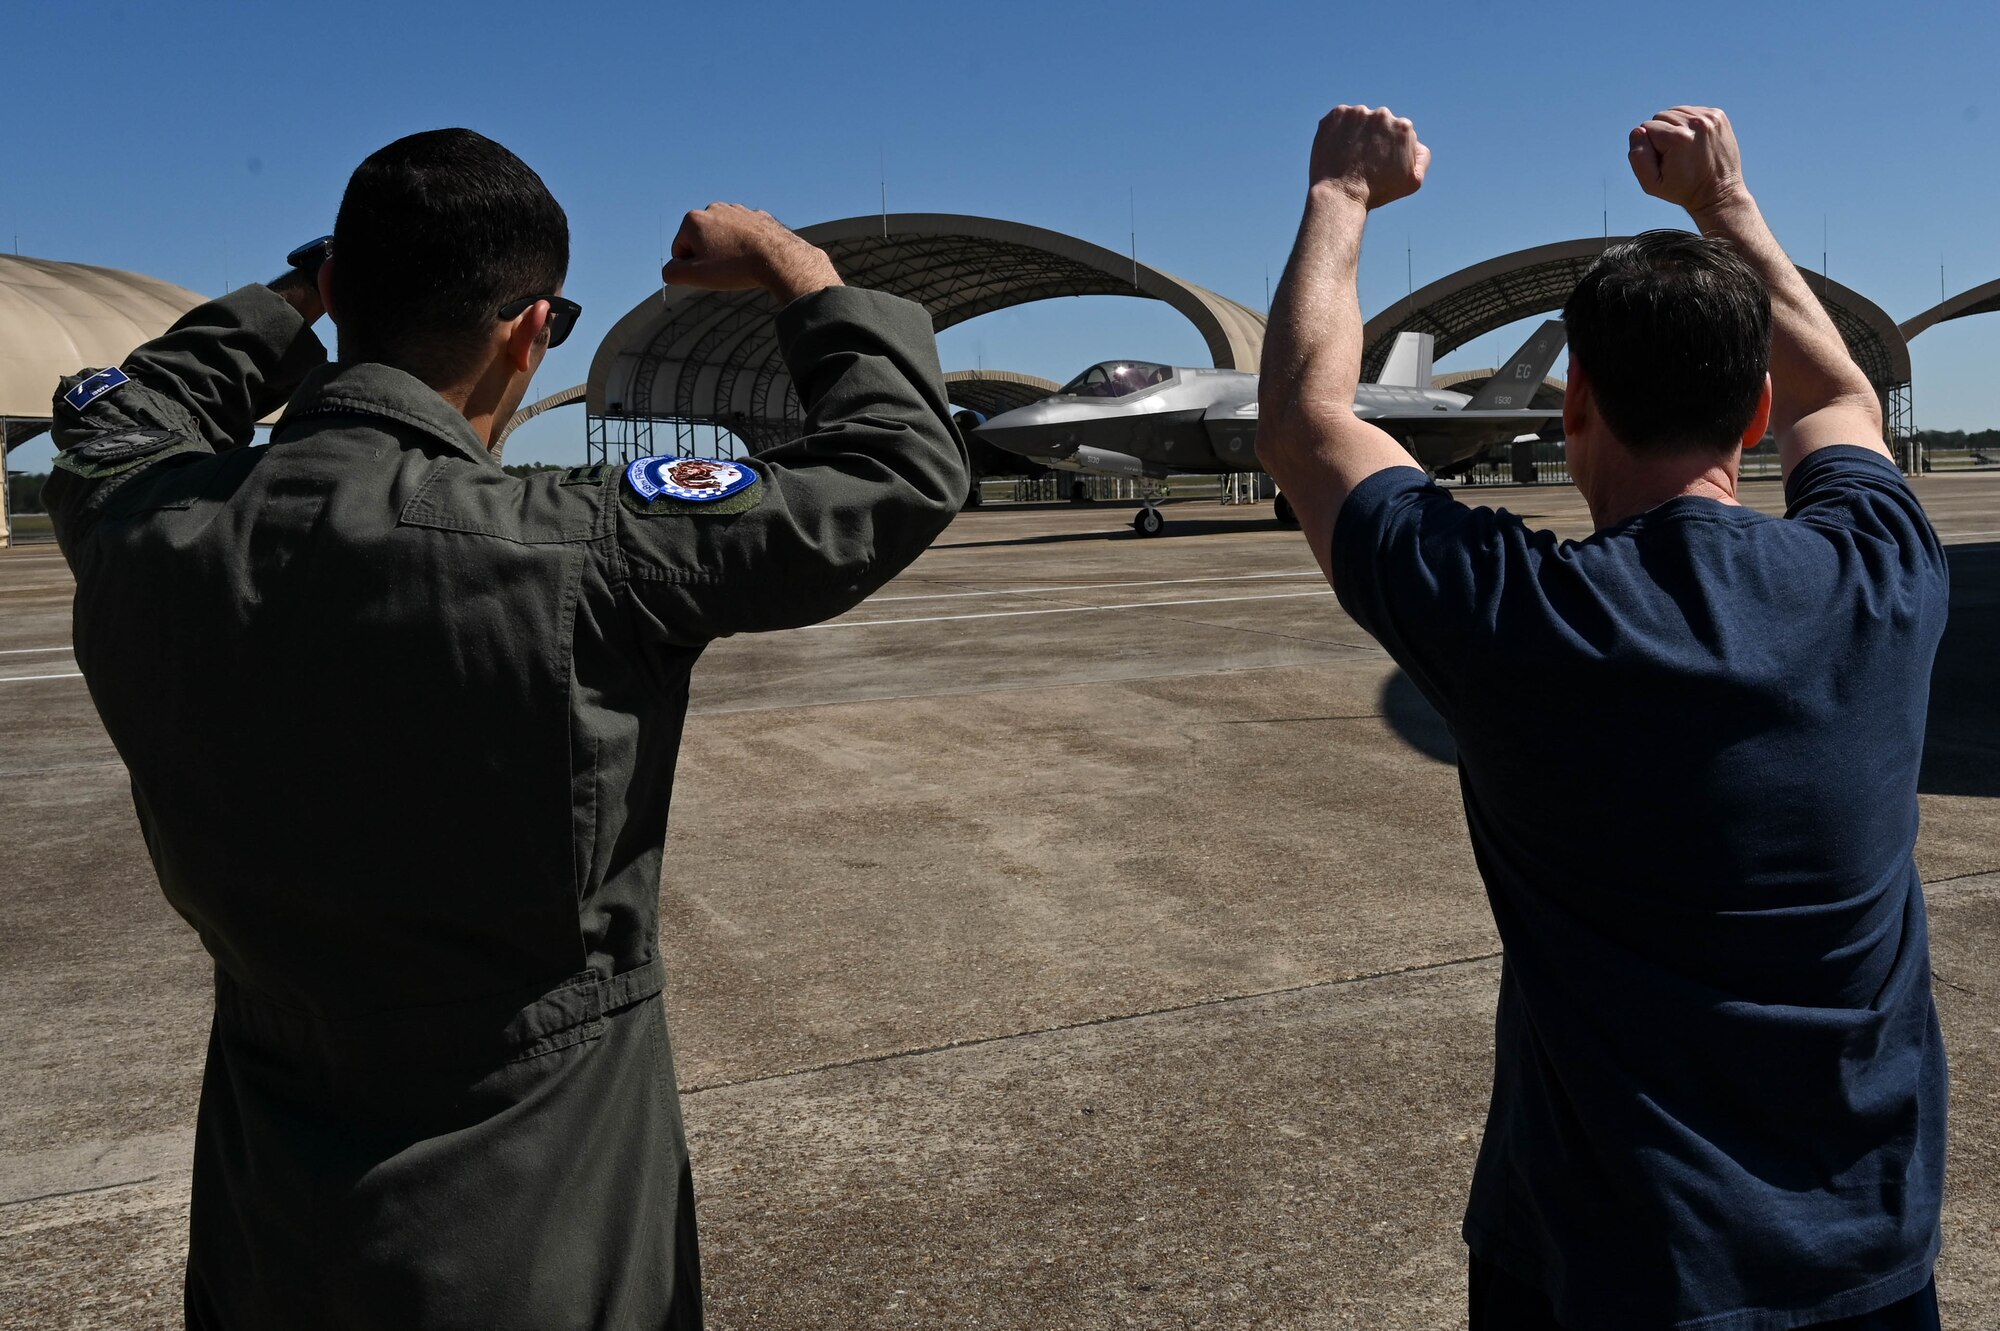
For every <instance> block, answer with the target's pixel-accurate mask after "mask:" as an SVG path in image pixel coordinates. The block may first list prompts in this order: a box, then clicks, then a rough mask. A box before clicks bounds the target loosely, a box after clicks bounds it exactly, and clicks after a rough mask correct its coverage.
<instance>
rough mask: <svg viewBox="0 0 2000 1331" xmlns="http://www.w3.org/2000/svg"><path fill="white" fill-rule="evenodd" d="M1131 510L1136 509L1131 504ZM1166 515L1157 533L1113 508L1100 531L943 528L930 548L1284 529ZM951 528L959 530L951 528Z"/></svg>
mask: <svg viewBox="0 0 2000 1331" xmlns="http://www.w3.org/2000/svg"><path fill="white" fill-rule="evenodd" d="M1130 511H1132V512H1136V511H1137V508H1136V506H1134V508H1133V509H1132V510H1130ZM1161 511H1162V512H1163V513H1165V514H1166V516H1167V527H1166V530H1165V531H1163V532H1161V533H1160V535H1158V536H1141V535H1139V534H1138V533H1137V532H1135V531H1133V530H1132V519H1131V517H1130V516H1129V515H1128V513H1126V512H1121V511H1120V510H1118V509H1115V508H1107V509H1106V510H1105V511H1104V519H1105V523H1106V526H1105V527H1104V529H1103V530H1092V531H1062V532H1046V533H1044V534H1042V535H1039V536H1012V537H1007V538H1005V539H1001V540H993V541H954V540H952V539H951V536H952V532H951V531H947V532H946V534H945V535H944V536H943V537H942V538H940V539H939V540H938V541H937V543H936V544H935V545H934V546H933V547H932V548H933V549H939V550H978V549H982V548H985V547H989V546H1014V545H1061V544H1064V543H1065V542H1070V541H1158V540H1168V539H1171V538H1173V537H1176V536H1226V535H1233V534H1237V533H1242V532H1270V531H1286V530H1287V529H1286V528H1282V527H1280V526H1278V524H1277V523H1275V522H1273V521H1272V520H1271V519H1270V518H1269V517H1268V516H1267V517H1262V518H1186V517H1180V516H1177V515H1176V514H1175V513H1174V511H1173V510H1172V509H1171V508H1163V509H1162V510H1161ZM954 530H960V529H958V528H954ZM1299 544H1300V553H1301V554H1304V553H1305V549H1304V546H1305V542H1304V541H1303V540H1302V541H1300V543H1299Z"/></svg>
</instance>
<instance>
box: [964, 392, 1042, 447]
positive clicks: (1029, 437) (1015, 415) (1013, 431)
mask: <svg viewBox="0 0 2000 1331" xmlns="http://www.w3.org/2000/svg"><path fill="white" fill-rule="evenodd" d="M1052 425H1053V421H1052V420H1051V412H1050V411H1049V409H1048V408H1047V407H1046V406H1044V405H1043V404H1042V403H1039V402H1031V403H1029V404H1028V405H1027V406H1025V407H1016V408H1015V409H1014V410H1012V411H1003V412H1001V413H1000V414H999V415H998V416H995V417H993V418H992V419H991V420H989V421H987V422H986V423H985V424H984V425H981V426H979V427H978V428H977V429H975V430H973V432H972V433H973V434H974V435H976V436H977V437H978V438H980V439H982V440H984V441H985V442H987V443H989V444H992V445H993V446H994V447H995V448H1004V449H1006V450H1007V451H1008V452H1009V453H1023V454H1035V453H1046V452H1048V451H1049V448H1050V445H1051V442H1052V441H1051V439H1050V428H1051V426H1052Z"/></svg>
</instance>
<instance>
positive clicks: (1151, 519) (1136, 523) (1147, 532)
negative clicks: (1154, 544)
mask: <svg viewBox="0 0 2000 1331" xmlns="http://www.w3.org/2000/svg"><path fill="white" fill-rule="evenodd" d="M1166 529H1167V519H1166V517H1165V515H1164V514H1162V513H1161V512H1160V510H1159V509H1157V508H1154V507H1153V506H1152V505H1151V504H1147V505H1146V506H1145V507H1144V508H1141V509H1140V510H1139V511H1138V512H1137V513H1135V514H1133V516H1132V530H1133V531H1135V532H1137V533H1139V535H1141V536H1158V535H1159V534H1160V533H1161V532H1163V531H1165V530H1166Z"/></svg>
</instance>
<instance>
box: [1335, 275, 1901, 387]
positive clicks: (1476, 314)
mask: <svg viewBox="0 0 2000 1331" xmlns="http://www.w3.org/2000/svg"><path fill="white" fill-rule="evenodd" d="M1630 239H1631V237H1630V236H1611V237H1608V238H1607V237H1603V236H1590V237H1587V238H1585V239H1582V240H1562V241H1557V242H1556V243H1554V244H1552V245H1537V246H1534V247H1533V248H1531V249H1525V250H1517V251H1515V252H1514V253H1512V254H1502V255H1499V256H1497V257H1495V258H1491V259H1488V260H1486V261H1485V262H1483V263H1476V264H1473V265H1472V266H1471V267H1469V268H1462V269H1460V270H1459V271H1458V272H1455V273H1452V274H1450V275H1448V276H1446V277H1441V278H1439V279H1438V280H1437V281H1435V282H1432V283H1431V284H1430V285H1429V286H1425V287H1420V288H1418V289H1417V290H1416V291H1414V292H1412V293H1411V294H1410V295H1409V296H1407V297H1406V298H1404V299H1403V300H1399V301H1397V302H1396V303H1395V304H1393V305H1391V306H1390V307H1389V308H1388V309H1386V310H1383V311H1382V312H1381V313H1380V314H1378V315H1376V316H1375V317H1374V318H1373V319H1370V320H1369V321H1368V323H1367V325H1366V327H1365V328H1364V329H1363V330H1362V354H1361V377H1362V378H1363V379H1373V378H1374V377H1375V376H1376V375H1377V374H1379V373H1380V372H1381V369H1382V364H1383V362H1384V361H1385V360H1387V359H1388V356H1389V347H1390V345H1391V344H1392V343H1393V342H1395V340H1396V334H1398V333H1401V332H1416V333H1430V334H1431V335H1433V336H1434V337H1435V338H1436V339H1437V349H1436V353H1435V354H1436V355H1437V357H1438V358H1439V359H1442V358H1443V357H1444V356H1446V355H1448V354H1449V353H1450V352H1452V351H1454V350H1456V349H1457V348H1459V347H1461V346H1464V345H1465V344H1466V343H1467V342H1470V341H1471V340H1472V339H1473V338H1475V337H1478V336H1480V335H1481V334H1483V333H1490V332H1492V331H1493V330H1494V329H1496V328H1503V327H1505V326H1506V325H1508V324H1510V323H1513V322H1514V321H1515V320H1517V319H1525V318H1528V317H1530V316H1532V315H1537V314H1546V313H1547V312H1549V311H1550V310H1557V309H1561V308H1562V306H1563V303H1564V302H1565V301H1567V300H1568V299H1569V294H1570V292H1571V291H1573V290H1574V289H1575V288H1576V284H1577V282H1578V281H1579V280H1580V279H1581V278H1582V277H1583V275H1584V273H1585V271H1586V270H1588V269H1589V267H1590V265H1591V264H1593V263H1595V262H1596V261H1597V256H1598V255H1600V254H1602V253H1603V252H1604V250H1605V247H1606V246H1609V245H1616V244H1618V243H1620V242H1621V241H1625V240H1630ZM1799 272H1800V273H1801V274H1802V275H1803V276H1804V277H1805V279H1806V281H1807V282H1808V284H1810V285H1811V287H1812V289H1813V290H1815V291H1817V292H1819V293H1820V302H1821V303H1822V304H1823V305H1825V306H1826V310H1827V313H1828V314H1830V315H1831V316H1832V317H1833V322H1834V326H1835V327H1837V328H1838V329H1839V330H1840V336H1841V338H1842V339H1843V340H1845V341H1846V343H1847V347H1848V350H1849V351H1850V352H1852V353H1853V355H1854V359H1855V361H1856V363H1858V364H1859V365H1860V366H1861V369H1862V372H1863V373H1865V374H1866V375H1867V376H1868V381H1869V382H1870V383H1872V384H1874V385H1875V388H1876V390H1877V391H1878V392H1881V393H1885V394H1886V393H1889V392H1891V391H1893V390H1894V389H1897V388H1900V387H1902V386H1903V385H1905V384H1907V383H1909V382H1910V348H1909V343H1908V341H1907V340H1906V337H1905V334H1904V332H1903V330H1901V329H1899V328H1898V327H1897V326H1896V322H1895V320H1893V319H1891V318H1890V317H1889V316H1888V314H1887V313H1886V312H1884V310H1883V309H1882V307H1881V306H1879V305H1877V304H1876V303H1875V302H1874V301H1872V300H1869V299H1868V298H1867V297H1866V296H1863V295H1861V294H1860V293H1859V292H1857V291H1853V290H1850V289H1849V288H1847V287H1844V286H1842V285H1841V284H1840V283H1838V282H1833V281H1829V280H1827V279H1826V278H1824V277H1822V276H1820V275H1819V274H1818V273H1814V272H1810V271H1808V270H1806V269H1804V268H1801V269H1800V270H1799ZM1919 317H1922V316H1919Z"/></svg>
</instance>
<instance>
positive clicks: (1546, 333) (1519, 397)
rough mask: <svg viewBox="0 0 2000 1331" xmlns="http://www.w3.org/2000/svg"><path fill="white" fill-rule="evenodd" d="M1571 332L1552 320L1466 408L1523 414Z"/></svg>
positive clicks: (1559, 322)
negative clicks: (1519, 412)
mask: <svg viewBox="0 0 2000 1331" xmlns="http://www.w3.org/2000/svg"><path fill="white" fill-rule="evenodd" d="M1568 340H1569V330H1568V329H1566V328H1564V327H1563V321H1562V320H1560V319H1550V320H1548V321H1546V322H1545V323H1543V324H1542V326H1541V327H1540V328H1537V329H1536V330H1535V331H1534V334H1533V335H1532V336H1531V337H1529V338H1528V340H1527V341H1526V342H1524V343H1522V344H1521V349H1520V350H1519V351H1517V352H1515V353H1514V354H1513V356H1512V357H1510V358H1509V359H1508V361H1507V363H1506V364H1505V365H1502V366H1501V367H1500V368H1499V370H1498V371H1496V372H1495V373H1494V375H1493V377H1492V378H1491V379H1488V380H1487V381H1486V386H1485V387H1484V388H1482V389H1480V390H1479V391H1478V392H1477V393H1474V394H1473V395H1472V401H1470V402H1468V403H1466V404H1465V409H1466V410H1467V411H1507V410H1513V411H1520V410H1522V409H1523V408H1525V407H1527V406H1528V405H1529V404H1530V403H1532V402H1533V401H1534V400H1535V390H1536V389H1538V388H1540V387H1541V386H1542V380H1543V379H1545V378H1547V377H1548V373H1549V370H1550V369H1551V368H1552V367H1553V366H1554V365H1555V363H1556V357H1557V356H1560V355H1561V354H1562V349H1563V343H1564V342H1566V341H1568Z"/></svg>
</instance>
